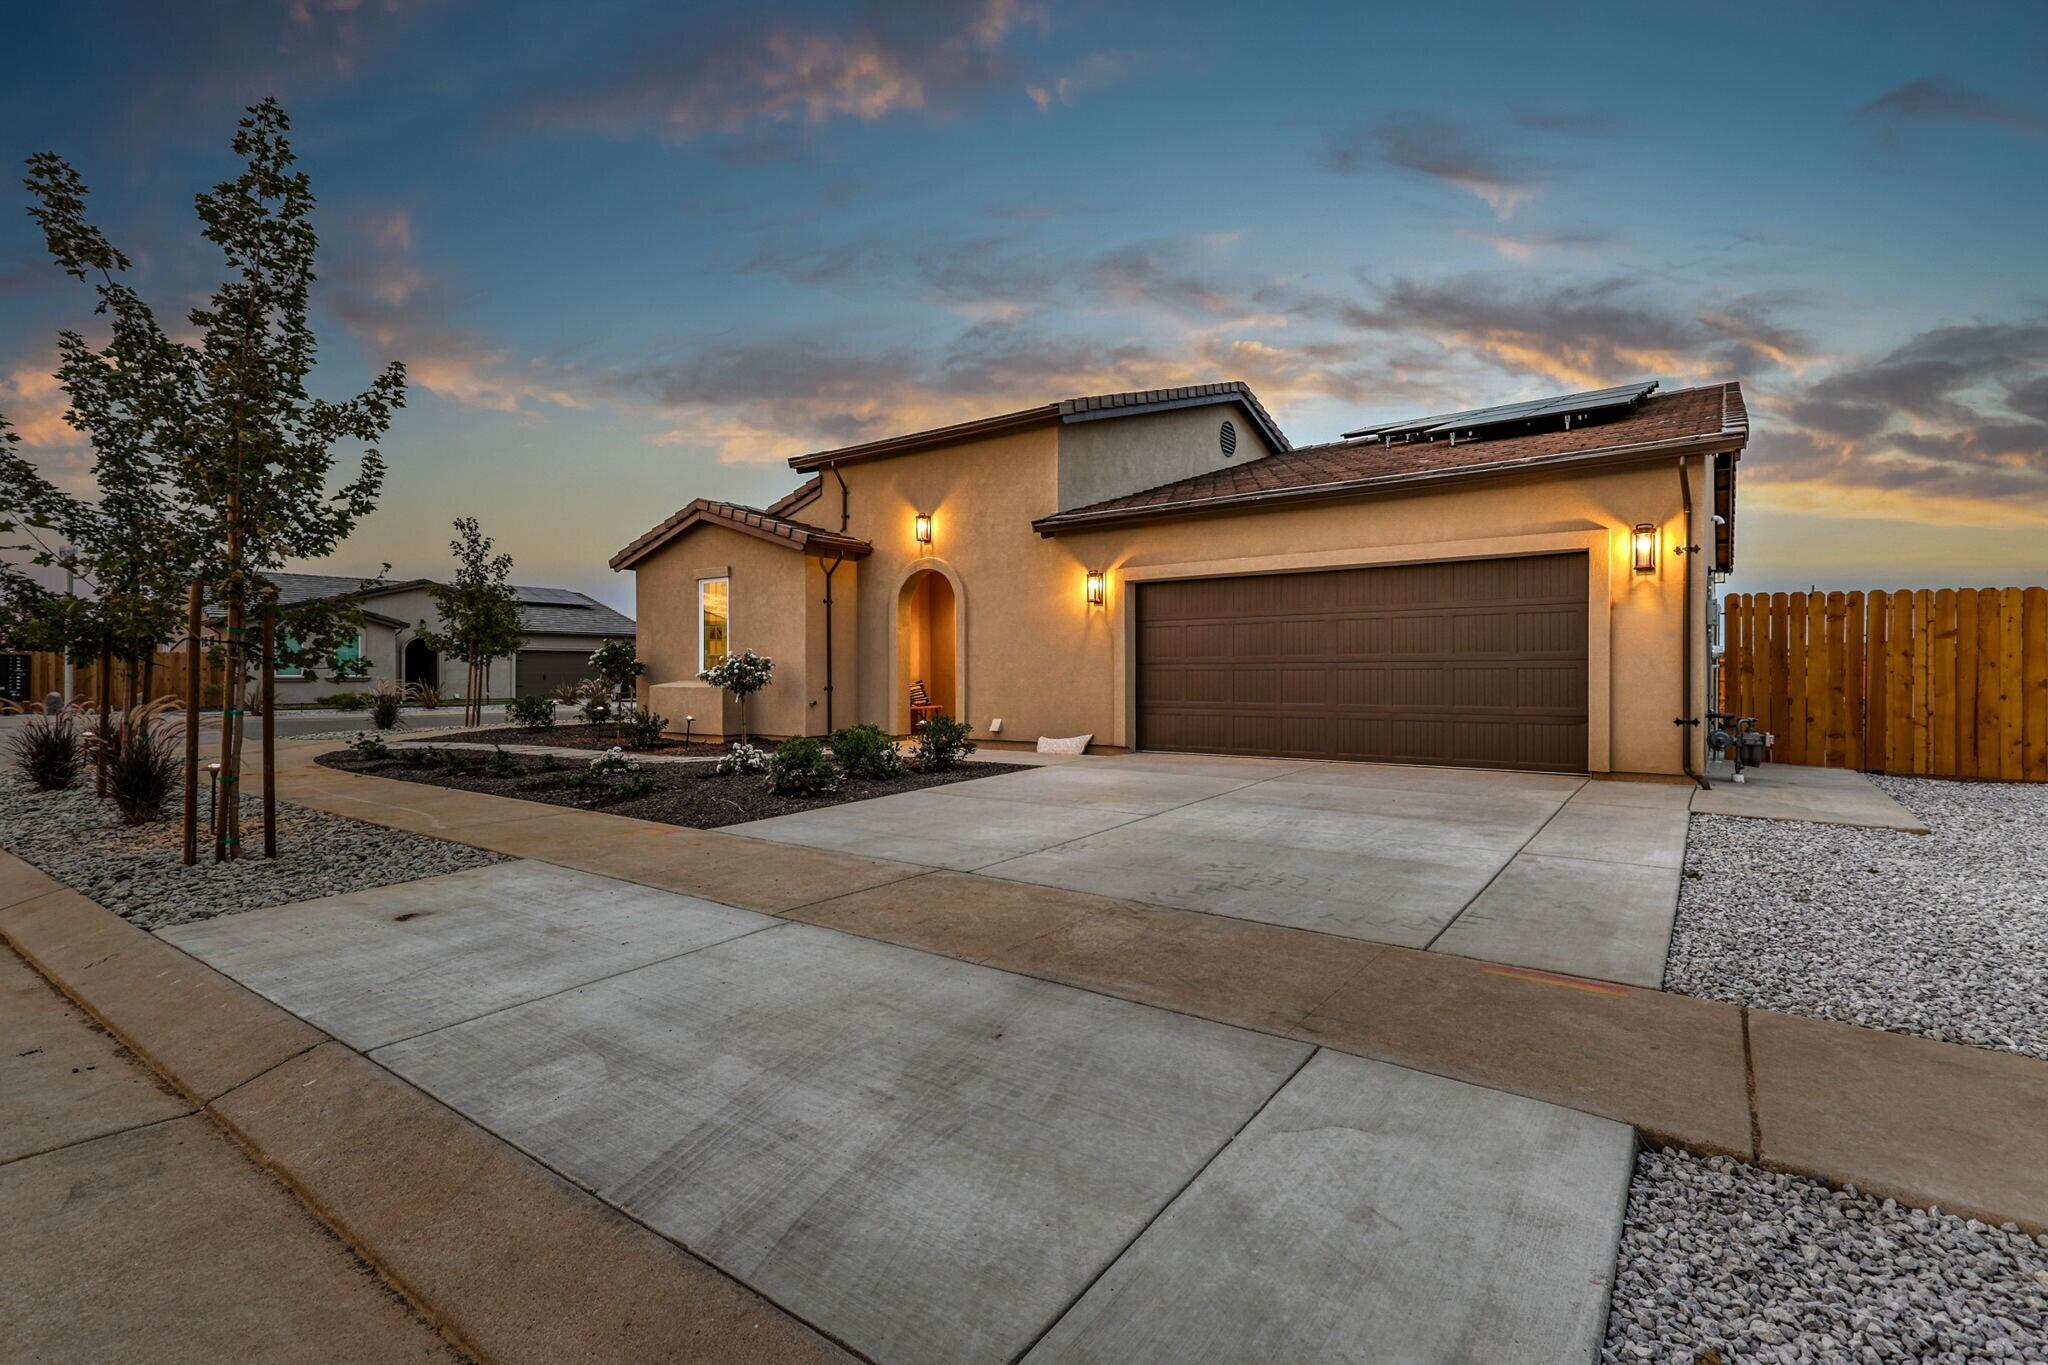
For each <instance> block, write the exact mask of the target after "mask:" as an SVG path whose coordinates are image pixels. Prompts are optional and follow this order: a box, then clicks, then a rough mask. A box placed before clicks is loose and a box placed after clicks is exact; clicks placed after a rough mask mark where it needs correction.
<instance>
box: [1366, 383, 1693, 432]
mask: <svg viewBox="0 0 2048 1365" xmlns="http://www.w3.org/2000/svg"><path fill="white" fill-rule="evenodd" d="M1656 387H1657V381H1656V380H1654V379H1651V380H1647V381H1645V382H1643V383H1638V384H1621V385H1617V386H1616V387H1614V388H1611V389H1589V390H1587V391H1586V392H1584V393H1566V394H1559V395H1558V396H1556V397H1554V398H1531V399H1527V400H1525V401H1523V402H1520V403H1503V404H1501V405H1500V406H1498V407H1492V408H1472V409H1469V410H1467V411H1465V412H1447V413H1442V414H1439V415H1438V416H1435V417H1424V418H1420V419H1419V420H1416V421H1411V422H1387V423H1384V424H1382V425H1380V426H1373V427H1360V428H1359V429H1358V430H1356V431H1347V432H1345V433H1344V435H1345V438H1346V439H1350V438H1353V437H1358V436H1377V437H1387V438H1391V437H1395V436H1420V435H1437V434H1442V433H1447V432H1453V431H1471V430H1476V429H1478V428H1481V427H1495V426H1505V425H1508V424H1510V423H1514V422H1528V421H1534V420H1535V419H1537V418H1541V417H1561V416H1563V415H1565V414H1566V413H1574V412H1598V411H1601V410H1602V409H1605V408H1614V407H1622V406H1626V405H1629V404H1633V403H1636V402H1639V401H1641V400H1642V399H1643V398H1644V397H1646V396H1647V395H1648V394H1649V393H1650V391H1651V390H1653V389H1655V388H1656Z"/></svg>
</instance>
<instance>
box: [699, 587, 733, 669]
mask: <svg viewBox="0 0 2048 1365" xmlns="http://www.w3.org/2000/svg"><path fill="white" fill-rule="evenodd" d="M713 583H723V584H725V653H726V657H727V658H731V657H732V575H731V574H729V573H728V574H716V575H713V576H712V577H710V578H700V579H698V580H697V671H698V672H699V673H702V672H704V671H705V670H706V669H708V668H710V667H711V663H710V661H709V660H708V659H706V658H705V650H704V590H705V589H706V588H708V587H709V586H710V585H711V584H713Z"/></svg>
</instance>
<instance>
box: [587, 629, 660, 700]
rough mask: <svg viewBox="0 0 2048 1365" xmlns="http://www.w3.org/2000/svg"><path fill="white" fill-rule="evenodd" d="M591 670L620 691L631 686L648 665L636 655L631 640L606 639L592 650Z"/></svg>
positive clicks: (615, 690) (614, 690)
mask: <svg viewBox="0 0 2048 1365" xmlns="http://www.w3.org/2000/svg"><path fill="white" fill-rule="evenodd" d="M590 671H591V672H593V673H595V674H597V676H598V677H600V678H602V679H604V680H605V682H607V683H609V684H610V685H611V691H612V692H614V693H618V692H623V691H625V690H626V689H627V688H629V687H631V686H632V685H633V680H634V679H635V678H638V677H639V676H640V675H641V674H642V673H645V672H646V671H647V665H646V664H644V663H642V662H641V661H640V660H639V659H638V658H637V657H636V656H635V655H634V653H633V642H632V641H631V640H606V641H605V642H604V643H603V644H601V645H599V646H598V647H597V648H596V649H595V650H592V651H591V655H590Z"/></svg>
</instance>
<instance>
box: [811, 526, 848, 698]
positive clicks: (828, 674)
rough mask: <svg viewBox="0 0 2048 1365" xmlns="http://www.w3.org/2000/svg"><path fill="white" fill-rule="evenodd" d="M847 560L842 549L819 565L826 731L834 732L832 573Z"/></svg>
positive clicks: (819, 561) (819, 559) (820, 561)
mask: <svg viewBox="0 0 2048 1365" xmlns="http://www.w3.org/2000/svg"><path fill="white" fill-rule="evenodd" d="M845 562H846V551H844V550H841V551H840V552H839V553H838V554H836V555H834V556H833V557H832V562H831V563H830V564H827V563H826V562H825V559H824V557H823V556H822V555H821V556H819V558H818V567H819V568H821V569H823V570H824V571H825V733H826V734H827V735H830V734H831V733H832V575H833V574H836V573H838V572H839V566H840V565H841V564H844V563H845Z"/></svg>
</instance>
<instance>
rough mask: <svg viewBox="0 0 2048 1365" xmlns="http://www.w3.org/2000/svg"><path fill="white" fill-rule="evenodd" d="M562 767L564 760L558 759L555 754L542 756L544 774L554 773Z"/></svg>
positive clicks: (541, 767) (541, 764)
mask: <svg viewBox="0 0 2048 1365" xmlns="http://www.w3.org/2000/svg"><path fill="white" fill-rule="evenodd" d="M561 766H562V760H561V759H559V758H556V757H555V756H554V755H553V754H542V755H541V756H540V770H541V771H542V772H544V773H551V772H554V771H555V770H556V769H557V768H560V767H561Z"/></svg>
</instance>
